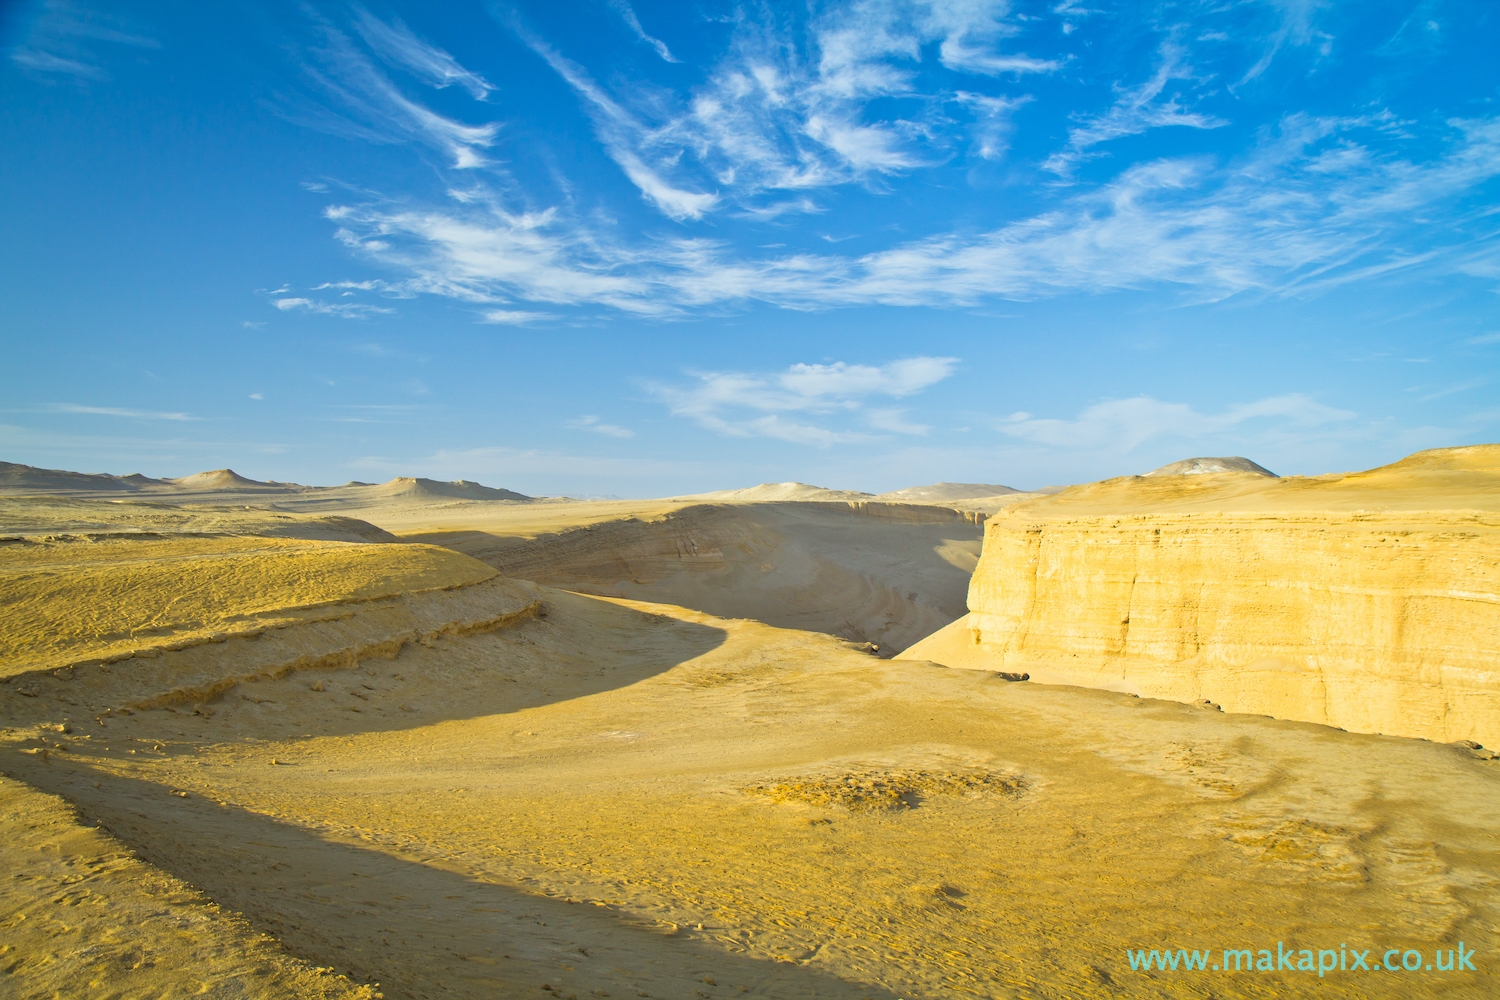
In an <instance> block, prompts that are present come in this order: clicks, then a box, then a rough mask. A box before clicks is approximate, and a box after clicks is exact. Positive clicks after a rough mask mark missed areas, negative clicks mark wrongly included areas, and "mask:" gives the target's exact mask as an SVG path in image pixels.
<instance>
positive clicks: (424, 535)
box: [403, 502, 981, 655]
mask: <svg viewBox="0 0 1500 1000" xmlns="http://www.w3.org/2000/svg"><path fill="white" fill-rule="evenodd" d="M561 509H562V508H558V509H557V510H558V511H559V512H560V511H561ZM529 515H530V512H529V511H525V512H520V515H519V516H520V517H522V518H528V517H529ZM979 520H981V519H980V518H978V517H975V516H966V515H965V514H963V513H962V512H959V511H956V510H952V509H949V508H945V507H934V506H923V505H914V504H883V503H881V504H877V503H853V504H851V503H804V502H781V503H737V504H722V503H721V504H693V505H688V506H685V507H681V508H677V509H674V510H670V511H666V512H662V513H660V514H659V515H657V516H646V517H635V516H628V517H617V518H614V519H610V520H600V521H586V522H585V523H584V524H583V525H581V526H569V527H564V528H562V530H559V531H555V532H546V533H536V534H530V535H527V534H523V533H522V532H521V531H519V530H517V529H518V527H519V526H518V525H507V524H505V523H504V522H503V521H498V520H496V519H492V520H489V521H486V522H482V525H475V526H474V527H470V528H465V527H464V526H462V525H458V524H450V525H448V526H447V527H446V528H445V529H444V530H441V531H426V532H423V531H416V532H408V533H406V534H405V535H404V536H403V537H405V538H408V539H410V540H412V541H425V542H431V543H434V544H439V545H447V546H449V547H451V548H454V549H457V550H458V551H461V552H465V553H467V554H469V555H472V556H473V557H475V558H476V559H480V560H483V561H484V562H486V563H488V564H489V565H491V566H494V567H495V568H496V569H498V570H500V572H501V573H503V574H504V575H506V576H509V577H515V578H519V579H525V580H534V581H537V582H539V583H547V584H550V585H553V586H558V587H565V588H567V589H570V590H579V591H583V592H586V593H594V594H607V595H611V596H616V597H629V598H633V599H638V600H652V601H658V602H664V603H671V604H679V605H682V606H684V607H689V608H694V609H697V610H700V611H707V612H710V613H713V614H719V615H725V616H732V617H739V618H754V619H756V620H758V621H763V622H767V623H769V624H772V625H778V626H782V627H785V628H803V629H812V630H815V631H819V632H828V633H830V634H832V635H837V636H840V637H842V638H845V639H849V640H852V641H854V642H857V643H873V644H875V645H876V646H877V647H878V648H879V650H880V651H881V652H882V653H884V654H885V655H890V654H892V653H894V652H896V651H898V650H900V649H904V648H905V647H906V646H908V645H910V644H911V643H912V642H915V641H916V640H917V639H919V638H921V637H922V636H925V635H928V634H930V633H931V632H933V631H934V630H936V629H938V628H941V627H942V626H943V625H946V624H947V623H948V622H950V621H952V620H953V619H955V618H957V617H958V616H960V615H962V614H963V613H964V606H963V600H964V593H965V590H966V589H967V587H968V579H969V574H970V573H971V572H972V571H973V568H974V565H975V561H976V559H977V554H978V546H979V537H980V530H981V529H980V527H979V524H978V523H977V522H978V521H979ZM524 523H525V522H524V521H523V522H522V524H524ZM480 527H482V528H483V529H484V530H476V529H478V528H480Z"/></svg>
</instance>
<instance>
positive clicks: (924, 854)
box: [0, 445, 1500, 1000]
mask: <svg viewBox="0 0 1500 1000" xmlns="http://www.w3.org/2000/svg"><path fill="white" fill-rule="evenodd" d="M0 491H3V493H0V601H3V603H0V649H3V650H4V656H3V659H0V673H3V682H0V726H3V730H0V774H3V777H0V825H3V835H0V851H3V852H4V856H5V865H4V869H5V872H6V878H5V880H4V882H3V883H0V928H3V934H0V992H3V993H4V994H5V995H6V996H15V997H27V998H31V997H118V998H132V1000H133V998H142V1000H144V998H148V997H149V998H156V997H169V996H193V995H205V996H213V997H245V998H251V997H255V998H259V997H266V998H270V997H299V998H300V997H309V998H311V997H318V998H336V997H337V998H344V997H348V998H355V997H367V998H368V997H376V996H384V997H388V998H392V1000H394V998H440V997H452V998H480V997H486V998H488V997H538V998H544V1000H545V998H547V997H552V998H554V1000H579V998H588V997H659V998H699V997H702V998H712V997H725V998H731V997H741V996H748V997H775V998H802V997H806V998H813V997H828V998H836V997H847V998H851V1000H853V998H868V1000H876V998H887V1000H894V998H898V997H900V998H907V1000H916V998H924V1000H926V998H939V997H947V996H972V997H1007V998H1035V1000H1043V998H1046V1000H1052V998H1056V1000H1064V998H1083V997H1090V998H1104V997H1209V996H1213V997H1226V998H1227V997H1246V998H1250V997H1279V996H1294V995H1313V994H1314V993H1316V994H1318V995H1329V996H1341V997H1455V998H1456V997H1479V996H1486V995H1491V994H1492V993H1493V992H1494V991H1495V990H1496V988H1497V985H1496V980H1495V973H1494V962H1493V956H1494V955H1495V954H1496V950H1497V948H1500V893H1497V885H1500V761H1497V760H1496V755H1495V754H1494V753H1492V752H1491V751H1489V750H1487V749H1485V748H1484V747H1483V744H1485V743H1487V742H1488V743H1496V744H1500V670H1497V665H1496V664H1497V658H1500V446H1495V445H1486V446H1475V447H1466V448H1453V449H1443V450H1438V451H1429V452H1422V453H1419V454H1416V455H1413V456H1410V457H1408V458H1406V459H1403V460H1401V461H1398V462H1396V463H1394V464H1391V465H1388V466H1384V467H1382V468H1378V469H1374V470H1371V471H1369V472H1362V473H1351V474H1332V475H1326V476H1318V477H1286V478H1277V477H1275V476H1272V475H1271V474H1270V473H1268V472H1266V470H1264V469H1261V468H1260V467H1259V466H1256V465H1254V463H1249V462H1244V461H1238V462H1234V461H1230V462H1225V461H1221V460H1196V461H1194V462H1188V463H1179V465H1178V466H1169V467H1166V468H1164V469H1162V470H1158V471H1157V472H1156V473H1153V474H1150V475H1142V476H1127V477H1123V478H1117V479H1111V480H1106V481H1102V482H1097V483H1089V484H1084V485H1080V486H1074V487H1069V488H1066V489H1062V490H1049V491H1048V492H1046V493H1026V492H1019V491H1015V490H1011V489H1009V488H1008V487H1003V486H999V485H994V484H990V485H985V484H978V485H976V484H936V485H935V486H932V487H921V488H912V489H907V490H902V491H897V492H895V493H891V494H883V495H870V494H860V493H851V492H849V491H831V490H822V489H819V488H816V487H811V486H805V485H802V484H796V483H783V484H768V485H766V486H761V487H756V488H751V489H744V490H728V491H722V492H719V493H710V494H702V495H693V496H678V497H669V498H664V499H659V500H644V501H632V500H595V501H576V500H569V499H567V498H532V497H527V496H524V495H521V494H519V493H514V492H511V491H507V490H497V489H491V488H488V487H481V486H478V485H477V484H474V483H467V482H458V483H440V482H433V481H428V480H420V479H406V480H402V479H397V480H394V481H392V482H389V483H386V484H383V485H368V484H362V483H353V484H349V485H347V486H343V487H328V488H315V487H301V486H296V485H292V484H279V483H264V482H255V481H251V480H246V479H243V478H241V477H238V476H236V475H234V474H233V473H231V472H229V471H227V470H223V471H219V472H213V473H204V474H201V475H198V476H190V477H187V478H184V479H179V480H151V479H146V478H144V477H116V476H106V475H81V474H75V473H64V472H55V471H48V470H41V469H33V468H30V467H27V466H20V465H5V466H3V467H0ZM1027 678H1029V679H1027ZM1460 942H1461V943H1462V944H1460ZM1283 945H1284V946H1285V948H1286V949H1288V954H1290V953H1291V951H1292V950H1298V951H1300V950H1302V949H1306V950H1308V953H1309V955H1315V956H1316V961H1317V962H1319V963H1322V964H1324V965H1325V966H1326V965H1327V963H1329V962H1332V961H1334V960H1335V958H1336V959H1337V960H1338V961H1339V962H1341V963H1343V965H1341V966H1339V967H1338V968H1337V969H1336V970H1331V969H1328V968H1325V969H1324V971H1325V972H1327V973H1328V974H1327V975H1326V976H1324V975H1322V974H1320V973H1319V972H1316V971H1308V970H1307V968H1303V969H1300V970H1298V968H1297V965H1296V962H1298V961H1301V959H1294V960H1291V964H1289V965H1284V966H1282V968H1281V969H1275V968H1269V969H1262V970H1261V971H1252V970H1251V968H1250V965H1249V964H1248V963H1249V962H1251V961H1253V960H1255V959H1250V958H1247V959H1246V962H1247V965H1246V968H1245V969H1244V970H1243V971H1230V970H1229V969H1228V968H1227V967H1226V968H1220V966H1221V965H1226V959H1225V958H1221V953H1223V954H1224V955H1226V956H1227V954H1228V952H1229V951H1231V950H1232V951H1236V952H1237V951H1239V950H1240V949H1246V950H1248V951H1249V952H1250V953H1251V954H1252V955H1254V954H1255V953H1258V952H1260V951H1261V950H1263V949H1264V950H1266V952H1267V954H1271V953H1272V952H1273V951H1274V950H1275V949H1278V948H1280V947H1282V946H1283ZM1179 949H1182V950H1185V951H1186V952H1188V953H1194V954H1196V953H1198V952H1203V953H1204V954H1205V955H1206V956H1207V959H1206V960H1205V961H1206V962H1207V964H1206V965H1205V966H1204V967H1203V968H1198V969H1194V968H1193V967H1192V966H1191V964H1189V965H1187V966H1186V967H1185V968H1182V969H1178V968H1176V966H1175V959H1176V954H1175V953H1176V952H1177V950H1179ZM1340 949H1342V952H1340ZM1465 950H1467V953H1468V954H1469V956H1470V957H1469V958H1468V959H1467V960H1466V963H1467V964H1465V963H1464V962H1461V963H1460V965H1459V967H1458V968H1455V969H1442V968H1441V966H1442V963H1443V962H1445V961H1447V962H1448V963H1449V964H1451V963H1452V961H1453V958H1452V956H1453V954H1454V952H1455V951H1457V952H1458V953H1459V954H1460V955H1462V954H1464V952H1465ZM1153 951H1154V952H1158V953H1160V954H1166V953H1168V952H1171V953H1173V957H1174V966H1173V967H1172V968H1167V967H1166V966H1165V965H1162V966H1161V967H1159V968H1153V967H1151V965H1150V962H1149V961H1148V962H1147V963H1146V967H1145V968H1139V967H1136V966H1139V965H1140V964H1141V963H1140V961H1133V960H1132V958H1131V955H1132V954H1134V953H1136V952H1140V953H1141V955H1140V956H1139V957H1140V958H1144V956H1145V954H1146V953H1147V952H1153ZM1412 951H1417V952H1419V953H1420V954H1421V956H1423V960H1422V964H1428V963H1430V962H1432V961H1433V960H1434V959H1435V960H1436V961H1437V962H1438V963H1439V970H1440V971H1430V970H1425V969H1423V970H1419V971H1408V969H1406V968H1401V967H1400V963H1401V962H1402V961H1403V960H1404V958H1405V957H1406V956H1408V955H1409V954H1410V953H1411V952H1412ZM1356 952H1358V953H1361V955H1362V958H1361V960H1360V966H1359V967H1355V968H1357V970H1358V971H1352V970H1351V968H1350V965H1349V963H1350V962H1352V961H1353V960H1352V958H1351V957H1350V956H1351V955H1352V954H1354V953H1356ZM1329 955H1333V956H1335V958H1328V956H1329ZM1387 957H1388V958H1387ZM1383 960H1388V961H1389V962H1391V963H1392V966H1391V967H1383V966H1382V964H1381V963H1382V961H1383ZM1470 966H1472V967H1470Z"/></svg>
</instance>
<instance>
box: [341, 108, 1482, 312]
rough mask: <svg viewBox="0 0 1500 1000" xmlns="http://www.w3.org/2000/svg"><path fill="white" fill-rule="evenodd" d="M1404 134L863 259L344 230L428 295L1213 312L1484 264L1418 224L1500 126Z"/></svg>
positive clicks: (1298, 119)
mask: <svg viewBox="0 0 1500 1000" xmlns="http://www.w3.org/2000/svg"><path fill="white" fill-rule="evenodd" d="M1389 124H1390V123H1389V122H1388V121H1387V120H1386V119H1385V118H1384V117H1382V116H1373V117H1365V118H1351V119H1331V118H1310V117H1307V116H1303V115H1291V116H1288V117H1287V118H1285V119H1283V120H1282V121H1281V122H1280V123H1279V126H1278V127H1277V128H1276V129H1275V130H1272V131H1270V132H1268V133H1267V134H1266V136H1265V138H1264V140H1263V141H1262V143H1261V144H1260V145H1259V146H1258V147H1256V148H1255V149H1254V150H1252V151H1251V152H1250V153H1249V154H1248V155H1246V156H1244V157H1243V158H1241V159H1239V160H1236V161H1232V162H1229V163H1222V164H1221V163H1218V162H1215V161H1214V160H1212V159H1209V158H1204V157H1197V158H1188V159H1166V160H1158V161H1154V162H1148V163H1144V164H1140V165H1137V166H1135V167H1132V168H1130V169H1128V170H1126V171H1124V172H1123V173H1121V174H1120V175H1119V176H1118V177H1117V178H1116V179H1115V180H1113V181H1112V182H1110V183H1108V184H1105V185H1102V186H1099V187H1097V188H1094V189H1090V190H1085V191H1082V192H1079V193H1077V194H1075V195H1072V196H1071V197H1069V198H1068V199H1066V200H1064V201H1063V202H1062V204H1061V205H1060V207H1058V208H1056V209H1054V210H1051V211H1047V212H1044V213H1041V214H1038V215H1033V216H1031V217H1029V218H1022V219H1019V220H1017V221H1015V222H1011V223H1009V224H1006V225H1004V226H1001V227H999V228H996V229H992V230H989V231H988V232H982V233H978V234H973V233H957V232H952V233H940V234H938V235H933V236H928V237H923V238H919V239H913V240H908V241H906V242H904V243H899V244H897V245H895V246H893V247H890V248H888V249H884V250H878V251H875V252H872V253H867V254H864V255H860V256H843V255H838V254H814V253H792V254H783V255H780V256H776V255H770V256H767V255H749V254H744V253H741V252H739V251H737V250H736V249H735V248H733V247H732V246H731V245H729V244H727V243H724V242H721V241H716V240H707V239H686V238H683V239H665V238H658V239H653V240H643V241H639V242H635V243H628V244H622V243H619V242H614V241H613V240H612V239H610V238H607V237H606V236H605V235H604V234H601V233H599V232H596V231H593V230H591V229H589V228H588V227H586V226H585V225H583V224H581V223H579V222H577V221H575V220H570V219H568V218H566V217H564V216H562V215H561V214H559V213H557V212H553V211H548V212H543V213H520V214H512V213H509V212H506V211H504V210H503V209H502V208H500V207H499V206H498V205H496V204H494V203H493V202H490V203H486V204H478V203H474V202H472V201H471V202H470V203H468V204H463V205H459V206H456V207H448V208H433V209H428V210H423V211H416V210H413V209H411V208H409V207H406V206H398V205H384V204H378V203H376V204H365V205H359V206H335V207H334V208H332V209H330V210H329V212H328V215H329V217H330V218H332V219H336V220H337V221H338V222H339V223H340V230H339V236H340V238H341V239H343V240H344V241H345V242H346V243H347V244H348V245H349V246H350V247H352V248H356V249H359V250H361V251H362V252H364V253H366V254H367V255H368V256H369V257H370V258H372V259H374V260H378V261H381V262H383V263H385V264H388V265H391V266H394V267H398V268H401V269H403V270H406V271H407V272H408V273H409V274H410V275H411V276H412V277H411V278H410V279H409V281H408V283H407V285H406V286H404V287H408V288H410V289H411V290H413V291H423V292H429V293H434V294H441V295H447V296H450V297H454V298H458V299H464V300H468V301H473V302H496V303H501V302H504V303H510V302H543V303H548V304H554V305H604V306H608V307H611V308H616V309H620V310H622V311H625V312H629V313H635V314H641V315H658V316H671V315H677V314H682V313H685V312H687V311H690V310H695V309H701V308H703V307H714V306H719V307H723V306H733V305H736V304H741V303H745V302H750V301H762V302H769V303H773V304H775V305H779V306H783V307H788V308H796V309H824V308H833V307H839V306H850V305H868V304H872V303H878V304H886V305H905V306H922V305H933V306H949V307H952V306H967V305H973V304H977V303H981V302H984V301H986V300H991V299H997V298H1011V299H1034V298H1040V297H1045V296H1050V295H1057V294H1063V293H1068V292H1091V293H1098V292H1107V291H1114V290H1121V289H1143V288H1161V287H1173V286H1175V287H1177V288H1179V289H1181V290H1182V291H1183V292H1184V294H1185V295H1186V297H1187V298H1188V299H1190V300H1194V301H1206V300H1215V299H1221V298H1224V297H1227V296H1231V295H1235V294H1239V293H1244V292H1257V293H1265V294H1273V295H1294V294H1303V293H1311V292H1313V291H1315V290H1317V289H1320V288H1327V287H1331V286H1333V285H1337V284H1341V283H1347V282H1352V281H1362V280H1371V279H1372V278H1374V277H1378V276H1390V275H1392V274H1397V273H1400V272H1403V271H1412V272H1416V271H1419V270H1425V271H1429V272H1430V271H1433V270H1435V269H1436V270H1441V269H1443V268H1447V269H1449V270H1450V271H1451V270H1458V269H1460V268H1463V267H1468V266H1470V263H1471V257H1472V253H1471V248H1472V247H1473V246H1474V245H1477V244H1476V241H1478V242H1481V243H1482V242H1483V240H1484V239H1485V238H1486V237H1485V234H1486V233H1487V232H1488V231H1487V230H1483V228H1482V227H1480V228H1477V229H1475V230H1474V231H1473V232H1472V233H1470V232H1469V231H1468V230H1466V229H1465V228H1464V227H1462V226H1459V227H1450V228H1447V229H1443V230H1433V229H1432V228H1431V227H1429V226H1423V225H1421V224H1419V223H1416V222H1414V221H1413V215H1414V213H1416V212H1418V211H1419V210H1420V211H1422V212H1433V211H1451V210H1452V206H1454V205H1456V204H1458V203H1459V202H1460V201H1461V200H1462V199H1463V198H1465V197H1467V196H1468V195H1469V194H1470V193H1471V192H1473V191H1474V190H1476V189H1477V187H1478V186H1479V185H1481V184H1483V183H1485V182H1487V181H1489V180H1490V179H1491V178H1494V177H1496V176H1500V118H1488V119H1476V120H1467V121H1465V120H1453V121H1451V122H1449V123H1447V124H1446V125H1444V126H1443V127H1442V128H1441V129H1440V130H1437V131H1436V132H1435V134H1431V135H1428V136H1423V137H1420V138H1417V137H1413V138H1412V139H1410V140H1407V142H1408V145H1409V146H1411V147H1417V146H1420V147H1421V148H1420V153H1421V154H1422V156H1421V158H1417V157H1415V156H1413V157H1412V158H1407V157H1405V156H1402V155H1400V154H1399V152H1393V151H1390V150H1386V151H1378V150H1377V148H1376V147H1374V146H1371V145H1365V144H1362V143H1361V142H1360V137H1361V135H1362V134H1363V135H1376V136H1379V137H1381V138H1384V137H1385V136H1386V132H1387V131H1388V126H1389ZM1416 151H1417V150H1415V149H1414V150H1413V152H1416ZM1476 225H1477V223H1476ZM1434 239H1436V240H1438V241H1440V242H1439V243H1438V245H1436V246H1433V245H1430V244H1431V243H1432V241H1433V240H1434ZM506 308H507V309H511V308H516V307H513V306H509V305H507V306H506Z"/></svg>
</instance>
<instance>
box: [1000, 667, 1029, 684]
mask: <svg viewBox="0 0 1500 1000" xmlns="http://www.w3.org/2000/svg"><path fill="white" fill-rule="evenodd" d="M995 676H996V677H998V678H1000V679H1001V680H1002V681H1029V680H1031V675H1030V674H1016V673H1011V672H1010V671H1008V670H997V671H995Z"/></svg>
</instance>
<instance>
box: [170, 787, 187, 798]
mask: <svg viewBox="0 0 1500 1000" xmlns="http://www.w3.org/2000/svg"><path fill="white" fill-rule="evenodd" d="M172 794H173V795H175V796H177V797H178V798H179V799H185V798H187V797H188V793H187V792H184V791H182V790H181V789H180V788H174V789H172Z"/></svg>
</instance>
